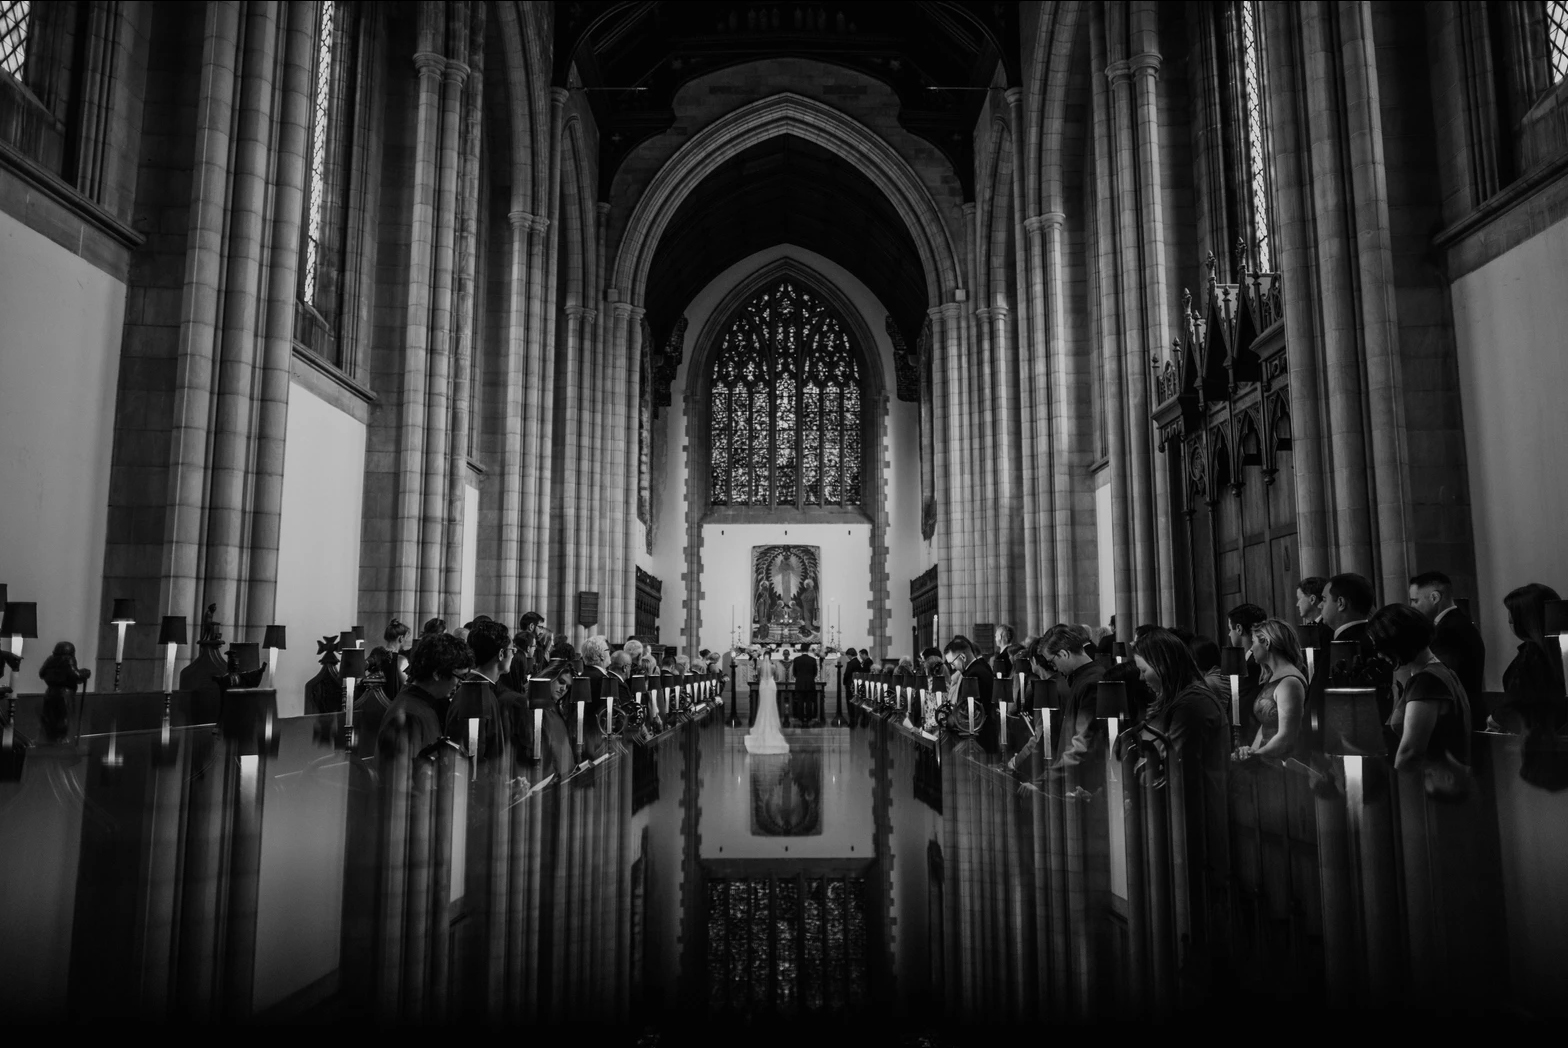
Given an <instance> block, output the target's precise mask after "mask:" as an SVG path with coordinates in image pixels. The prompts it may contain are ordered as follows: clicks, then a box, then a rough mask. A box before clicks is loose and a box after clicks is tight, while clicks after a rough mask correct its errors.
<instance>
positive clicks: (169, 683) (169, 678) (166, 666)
mask: <svg viewBox="0 0 1568 1048" xmlns="http://www.w3.org/2000/svg"><path fill="white" fill-rule="evenodd" d="M178 647H179V645H178V644H165V645H164V646H163V690H164V693H165V694H168V693H170V692H173V691H174V650H175V649H176V648H178Z"/></svg>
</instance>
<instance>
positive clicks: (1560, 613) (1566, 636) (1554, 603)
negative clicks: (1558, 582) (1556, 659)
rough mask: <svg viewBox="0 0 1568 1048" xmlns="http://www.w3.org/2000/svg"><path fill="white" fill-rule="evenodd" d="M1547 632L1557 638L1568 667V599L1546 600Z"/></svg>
mask: <svg viewBox="0 0 1568 1048" xmlns="http://www.w3.org/2000/svg"><path fill="white" fill-rule="evenodd" d="M1545 618H1546V622H1545V627H1546V628H1545V631H1544V632H1545V633H1546V635H1547V636H1548V637H1556V638H1557V648H1558V650H1559V651H1561V652H1562V657H1563V666H1564V667H1568V600H1549V601H1547V602H1546V612H1545Z"/></svg>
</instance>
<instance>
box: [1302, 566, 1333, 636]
mask: <svg viewBox="0 0 1568 1048" xmlns="http://www.w3.org/2000/svg"><path fill="white" fill-rule="evenodd" d="M1327 583H1328V580H1327V579H1325V578H1324V577H1323V576H1321V575H1308V576H1307V577H1306V578H1304V579H1302V580H1301V581H1300V582H1299V583H1297V585H1296V617H1297V618H1298V619H1300V620H1301V624H1302V625H1303V626H1311V625H1313V624H1315V623H1317V622H1319V621H1320V620H1321V619H1322V617H1323V587H1324V586H1325V585H1327Z"/></svg>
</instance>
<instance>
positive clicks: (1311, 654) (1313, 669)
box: [1307, 648, 1318, 684]
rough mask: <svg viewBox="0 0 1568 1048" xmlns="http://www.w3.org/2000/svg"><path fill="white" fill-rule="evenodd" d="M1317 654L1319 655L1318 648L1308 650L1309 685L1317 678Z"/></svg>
mask: <svg viewBox="0 0 1568 1048" xmlns="http://www.w3.org/2000/svg"><path fill="white" fill-rule="evenodd" d="M1317 654H1318V649H1316V648H1308V649H1307V683H1308V684H1311V683H1312V678H1313V677H1314V676H1316V674H1317Z"/></svg>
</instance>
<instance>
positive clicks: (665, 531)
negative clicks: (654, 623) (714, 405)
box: [639, 244, 933, 653]
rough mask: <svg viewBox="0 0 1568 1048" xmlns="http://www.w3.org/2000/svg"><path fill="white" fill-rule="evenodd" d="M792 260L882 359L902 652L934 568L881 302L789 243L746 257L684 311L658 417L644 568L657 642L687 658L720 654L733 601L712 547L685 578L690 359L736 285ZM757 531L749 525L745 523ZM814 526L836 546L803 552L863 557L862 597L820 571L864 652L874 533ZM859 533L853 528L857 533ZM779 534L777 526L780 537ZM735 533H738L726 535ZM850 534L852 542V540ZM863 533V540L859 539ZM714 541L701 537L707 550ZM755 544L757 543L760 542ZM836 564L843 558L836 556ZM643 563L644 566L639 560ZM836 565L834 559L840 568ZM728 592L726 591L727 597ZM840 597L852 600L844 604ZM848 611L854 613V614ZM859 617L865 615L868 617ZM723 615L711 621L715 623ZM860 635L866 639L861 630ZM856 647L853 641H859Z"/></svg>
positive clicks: (915, 435)
mask: <svg viewBox="0 0 1568 1048" xmlns="http://www.w3.org/2000/svg"><path fill="white" fill-rule="evenodd" d="M786 257H787V258H793V259H796V260H797V261H799V262H802V263H803V264H805V265H807V266H809V267H811V268H812V269H813V270H815V271H816V272H817V273H819V274H821V275H822V276H823V277H824V278H825V279H827V280H830V281H832V282H833V283H834V284H835V285H836V286H837V287H838V289H839V290H840V291H841V292H843V294H844V295H845V297H847V298H848V299H849V300H850V302H851V303H852V304H853V305H854V306H855V308H856V309H857V310H859V312H860V314H861V317H862V319H863V320H864V321H865V326H866V329H867V330H868V331H870V332H871V334H872V338H873V340H874V341H875V343H876V351H877V353H878V354H879V355H880V356H881V359H882V373H883V377H884V380H885V381H886V383H887V387H888V397H889V407H890V411H889V419H888V435H887V440H886V442H885V443H884V446H883V453H884V454H885V455H888V456H889V461H888V464H887V466H886V467H885V468H884V476H885V479H886V481H887V485H888V488H887V506H888V524H889V527H888V588H889V593H888V609H889V611H890V612H891V613H892V614H891V617H890V620H889V623H888V629H889V636H890V637H891V639H892V642H893V650H894V651H895V652H898V653H903V652H904V651H905V649H907V648H908V647H909V646H910V627H911V622H912V620H911V617H910V605H909V580H910V579H912V578H914V577H915V576H916V575H919V574H920V573H921V572H922V571H924V570H925V569H926V568H927V567H929V566H930V565H931V564H932V563H933V560H932V557H933V553H932V547H931V544H930V543H926V542H923V541H922V540H921V538H920V444H919V431H918V425H919V414H918V412H919V406H918V405H916V404H904V403H900V402H899V401H898V399H897V398H896V397H895V396H894V389H893V387H894V384H895V371H894V369H893V344H892V342H891V340H889V338H888V337H887V332H886V330H885V319H886V317H887V309H886V307H884V306H883V305H882V303H881V302H880V301H878V299H877V297H876V296H875V295H873V294H872V293H871V291H870V290H869V289H868V288H867V287H866V286H865V285H864V284H863V283H861V282H860V281H859V280H858V279H857V278H856V277H855V276H854V275H852V274H851V273H850V272H849V271H848V270H846V269H844V268H843V267H842V266H840V265H838V264H837V263H835V262H833V261H832V260H830V259H828V258H825V257H823V256H822V255H819V254H817V253H816V252H814V251H807V250H806V249H804V248H800V247H796V246H795V245H793V244H780V245H777V246H775V247H772V248H769V249H767V250H766V251H759V252H757V253H756V254H754V255H751V256H750V257H748V258H746V259H743V260H742V261H740V262H737V263H735V264H734V265H733V266H731V267H729V268H728V269H726V270H725V271H724V272H723V273H721V274H719V276H717V277H715V278H714V279H713V280H712V282H710V283H709V284H708V286H707V287H705V288H703V289H702V290H701V291H700V292H698V293H697V295H696V296H695V297H694V298H693V299H692V301H691V304H690V305H688V306H687V307H686V311H685V316H686V319H687V328H686V346H685V350H684V352H683V353H682V355H681V366H680V369H679V371H678V372H677V373H676V376H675V381H674V384H673V386H672V387H671V392H672V397H671V401H672V403H671V405H670V407H668V408H664V409H661V413H660V416H659V418H658V419H657V420H656V423H655V424H656V425H660V426H664V427H666V429H665V433H666V436H667V439H668V442H669V443H668V448H669V454H668V456H667V463H668V465H667V468H666V470H665V475H664V476H662V477H655V478H653V483H652V492H651V497H652V498H654V499H657V500H658V501H659V505H660V512H661V516H660V518H659V519H660V521H661V524H660V527H659V534H658V538H657V540H656V542H655V544H654V550H653V556H652V557H651V558H649V564H648V565H647V566H646V570H648V571H651V572H652V573H653V574H654V575H656V576H658V577H659V578H660V579H661V580H663V582H664V603H663V606H662V607H661V609H660V613H659V639H660V641H661V642H662V643H665V644H675V645H678V646H680V647H681V649H682V650H686V649H688V648H690V649H693V650H695V649H697V648H714V647H720V646H722V645H723V644H724V643H725V642H726V641H727V638H728V636H729V628H730V621H729V605H730V603H731V601H730V598H729V597H728V596H724V597H719V596H716V594H717V593H718V592H719V587H722V586H724V585H727V583H725V582H720V581H716V580H720V579H722V578H724V573H726V572H729V571H731V570H734V567H733V565H734V562H733V561H732V560H731V559H728V558H727V557H726V558H725V559H724V560H723V561H722V566H721V562H720V561H719V560H716V559H715V558H714V547H713V546H711V545H706V544H705V546H704V549H703V558H702V559H703V566H704V572H705V574H706V577H705V578H704V579H701V580H686V579H684V578H683V577H682V576H683V575H684V574H685V571H686V536H687V524H686V495H687V491H686V487H687V484H686V482H687V458H688V456H687V447H686V405H685V391H686V387H687V381H688V379H687V371H688V368H689V367H690V364H691V358H692V355H693V354H694V353H695V352H696V351H697V347H696V342H697V338H698V337H699V336H700V334H701V332H702V329H703V327H704V325H706V324H707V322H708V318H709V316H710V315H711V314H712V312H713V311H714V310H715V309H716V308H717V307H718V305H719V303H720V302H721V301H722V300H723V299H724V296H725V295H727V294H728V293H729V292H730V290H731V289H732V288H734V287H735V285H736V284H739V283H741V282H743V281H744V280H746V279H747V278H748V277H750V276H751V275H752V274H753V273H755V272H756V271H757V270H759V269H761V268H762V267H763V266H766V265H768V264H769V263H772V262H774V261H776V260H778V259H780V258H786ZM746 526H748V527H749V526H751V525H746ZM813 527H820V528H826V529H827V532H826V533H832V534H833V541H832V542H828V541H823V542H816V541H812V542H809V543H808V542H806V541H805V540H803V539H802V540H801V542H802V544H808V545H820V546H822V547H823V556H824V559H826V558H827V557H828V556H829V547H830V546H832V545H834V544H835V543H837V542H838V541H839V540H842V542H843V544H844V545H843V551H844V555H845V556H848V555H849V554H850V552H851V551H854V553H853V555H854V556H855V557H857V558H858V559H859V567H858V569H857V570H858V571H859V572H860V575H858V576H856V578H857V579H863V580H864V581H857V582H855V583H853V585H854V586H855V587H858V589H856V590H854V591H853V592H851V590H850V589H849V587H850V585H851V584H850V583H849V582H848V581H846V582H844V583H843V584H842V585H839V584H837V583H835V582H833V581H831V580H829V579H828V577H827V571H826V570H824V573H823V575H824V579H823V583H824V590H825V591H826V590H828V589H829V588H838V589H840V590H841V591H842V592H841V593H829V592H824V607H827V606H828V605H827V602H826V597H828V596H837V597H839V599H841V600H844V601H845V602H846V603H845V607H844V643H845V644H847V645H850V646H851V647H857V648H858V647H863V646H865V645H866V644H867V643H869V642H870V639H871V637H870V614H871V613H870V610H869V608H867V607H866V602H867V601H869V600H870V599H871V583H870V568H871V564H870V561H871V555H870V525H869V524H867V525H814V526H813ZM857 528H858V529H860V530H856V529H857ZM782 530H783V526H782V525H781V526H780V527H779V528H778V531H779V532H782ZM789 530H790V537H789V541H791V542H793V541H796V539H797V538H798V536H799V535H803V534H806V533H807V530H808V529H807V528H805V527H802V526H795V527H791V528H790V529H789ZM730 532H731V534H735V528H730ZM846 532H849V534H846ZM862 532H863V534H864V537H861V535H862ZM707 541H710V540H709V539H707V537H706V534H705V543H706V542H707ZM763 541H769V542H775V541H784V540H782V539H767V540H763ZM751 544H752V543H751V542H750V541H749V540H748V541H747V555H748V556H749V554H750V548H749V547H750V545H751ZM757 544H761V543H760V542H759V543H757ZM833 556H834V557H838V554H837V553H835V554H833ZM639 560H641V558H639ZM836 562H837V561H835V563H836ZM743 572H744V573H743V574H742V576H741V577H740V578H739V579H737V580H734V581H735V583H736V584H737V585H739V586H740V587H741V589H742V590H746V589H749V586H750V581H749V580H750V573H751V569H750V564H749V561H748V562H747V563H746V565H745V567H744V569H743ZM700 589H701V590H707V591H708V593H709V596H708V597H707V598H706V599H705V600H704V602H703V606H702V608H701V609H700V610H701V612H702V629H701V636H700V638H696V639H695V643H691V640H693V639H692V638H687V637H686V636H685V635H684V629H685V624H686V610H685V607H684V603H683V602H684V601H685V600H686V599H687V594H688V592H689V593H690V594H692V595H693V598H695V594H697V593H698V592H699V590H700ZM725 592H726V593H727V592H728V591H727V590H726V591H725ZM844 594H848V596H845V595H844ZM735 603H736V606H737V608H736V614H737V616H739V615H740V614H741V609H742V608H744V607H746V606H747V605H746V602H745V601H744V600H739V599H737V600H736V601H735ZM852 609H854V610H853V611H852ZM862 612H863V616H862ZM715 615H717V616H719V617H718V618H715V617H714V616H715ZM862 617H863V618H864V623H863V624H862V625H861V626H860V627H852V625H851V624H852V623H854V622H860V619H861V618H862ZM861 629H863V630H864V632H859V630H861ZM857 636H858V637H859V640H858V641H857V640H856V637H857Z"/></svg>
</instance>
